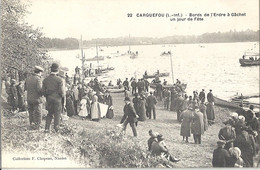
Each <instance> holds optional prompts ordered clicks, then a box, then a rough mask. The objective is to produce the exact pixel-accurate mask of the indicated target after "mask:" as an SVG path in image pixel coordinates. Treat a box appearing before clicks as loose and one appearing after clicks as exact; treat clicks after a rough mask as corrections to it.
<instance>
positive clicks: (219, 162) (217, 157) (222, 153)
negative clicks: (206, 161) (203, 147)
mask: <svg viewBox="0 0 260 170" xmlns="http://www.w3.org/2000/svg"><path fill="white" fill-rule="evenodd" d="M217 144H218V148H217V149H215V150H214V151H213V159H212V165H213V167H228V162H229V159H230V154H229V152H228V151H227V150H226V149H224V146H225V144H226V142H225V141H223V140H219V141H218V142H217Z"/></svg>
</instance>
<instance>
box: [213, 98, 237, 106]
mask: <svg viewBox="0 0 260 170" xmlns="http://www.w3.org/2000/svg"><path fill="white" fill-rule="evenodd" d="M214 100H215V102H214V103H215V105H217V106H221V107H227V108H234V109H237V108H239V104H237V103H234V102H229V101H226V100H223V99H220V98H218V97H215V96H214Z"/></svg>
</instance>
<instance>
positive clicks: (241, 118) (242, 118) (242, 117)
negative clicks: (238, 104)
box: [238, 115, 246, 121]
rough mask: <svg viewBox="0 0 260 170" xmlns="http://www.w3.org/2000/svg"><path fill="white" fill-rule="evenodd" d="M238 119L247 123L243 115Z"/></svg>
mask: <svg viewBox="0 0 260 170" xmlns="http://www.w3.org/2000/svg"><path fill="white" fill-rule="evenodd" d="M238 119H239V120H243V121H245V120H246V119H245V117H244V116H242V115H240V116H238Z"/></svg>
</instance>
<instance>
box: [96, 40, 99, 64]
mask: <svg viewBox="0 0 260 170" xmlns="http://www.w3.org/2000/svg"><path fill="white" fill-rule="evenodd" d="M96 52H97V63H98V67H99V61H98V46H97V43H96Z"/></svg>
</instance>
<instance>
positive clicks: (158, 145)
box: [150, 134, 180, 162]
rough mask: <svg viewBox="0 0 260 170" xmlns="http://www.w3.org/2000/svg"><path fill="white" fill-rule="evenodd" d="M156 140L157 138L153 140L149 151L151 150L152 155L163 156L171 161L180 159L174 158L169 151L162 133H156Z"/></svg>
mask: <svg viewBox="0 0 260 170" xmlns="http://www.w3.org/2000/svg"><path fill="white" fill-rule="evenodd" d="M157 140H158V142H156V141H154V142H152V144H151V149H150V151H151V152H152V154H153V155H158V156H163V157H165V158H166V159H167V160H169V161H172V162H179V161H180V159H176V158H175V157H174V156H172V155H171V154H170V152H169V150H168V148H167V146H166V144H165V142H164V137H163V135H161V134H159V135H157Z"/></svg>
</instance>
